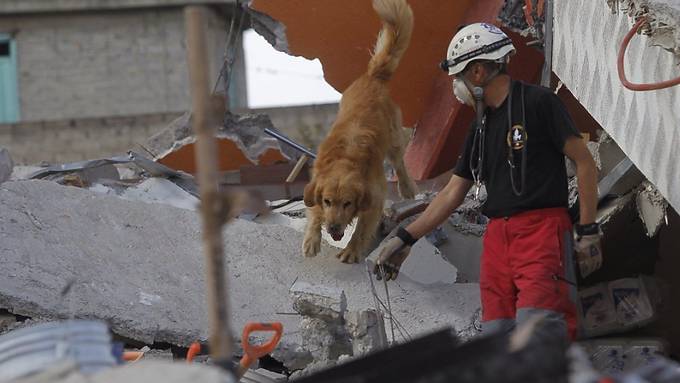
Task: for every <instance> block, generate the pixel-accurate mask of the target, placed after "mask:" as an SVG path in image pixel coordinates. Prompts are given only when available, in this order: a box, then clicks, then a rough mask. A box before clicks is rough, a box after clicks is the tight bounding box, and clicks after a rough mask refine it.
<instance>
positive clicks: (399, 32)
mask: <svg viewBox="0 0 680 383" xmlns="http://www.w3.org/2000/svg"><path fill="white" fill-rule="evenodd" d="M373 8H374V9H375V11H376V12H377V13H378V15H379V16H380V18H381V20H382V21H383V28H382V30H381V31H380V34H379V36H378V41H377V42H376V46H375V51H374V54H373V57H372V58H371V60H370V62H369V64H368V70H367V71H366V73H364V74H363V75H362V76H361V77H359V78H358V79H356V80H355V81H354V82H353V83H352V85H350V86H349V88H347V90H345V92H344V93H343V95H342V99H341V101H340V110H339V113H338V117H337V119H336V121H335V123H334V124H333V127H332V128H331V131H330V133H329V134H328V136H327V137H326V139H325V140H324V142H323V143H322V144H321V146H320V147H319V153H318V156H317V159H316V161H315V163H314V169H313V174H312V179H311V181H310V183H309V184H308V185H307V186H306V187H305V191H304V201H305V205H306V206H307V217H308V222H307V228H306V231H305V237H304V241H303V245H302V250H303V253H304V255H305V256H307V257H313V256H315V255H317V254H318V253H319V250H320V248H321V230H322V227H323V226H324V225H325V226H326V230H328V232H329V233H330V234H331V236H332V237H333V238H334V239H336V240H337V239H339V238H342V235H343V233H344V232H345V228H346V227H347V225H348V224H350V223H351V222H352V220H353V219H354V218H355V217H356V218H358V220H357V226H356V229H355V231H354V234H353V235H352V238H351V240H350V242H349V243H348V245H347V247H346V248H345V249H344V250H343V251H341V252H340V253H339V254H338V258H340V260H341V261H342V262H347V263H354V262H358V261H359V260H360V259H362V258H363V257H364V256H365V255H366V254H364V253H365V251H366V250H367V247H368V246H369V244H370V242H371V240H372V238H373V235H374V234H375V232H376V230H377V227H378V225H379V223H380V218H381V216H382V210H383V204H384V200H385V193H386V189H387V182H386V179H385V172H384V168H383V162H384V160H385V158H387V159H388V160H389V161H390V162H391V164H392V165H393V167H394V168H395V170H396V173H397V177H398V178H399V192H400V194H401V195H402V197H405V198H413V196H414V194H415V184H414V183H413V181H412V180H411V178H410V177H409V175H408V173H407V172H406V168H405V166H404V161H403V156H404V148H405V144H406V142H405V137H404V135H403V133H402V126H401V112H400V110H399V108H398V107H397V105H396V104H395V103H394V102H393V101H392V99H391V98H390V95H389V90H388V88H387V82H388V81H389V79H390V77H392V74H393V73H394V71H395V70H396V69H397V66H398V64H399V60H400V59H401V57H402V56H403V54H404V52H405V51H406V48H408V45H409V42H410V39H411V32H412V30H413V13H412V11H411V8H410V7H409V5H408V4H407V3H406V0H374V1H373Z"/></svg>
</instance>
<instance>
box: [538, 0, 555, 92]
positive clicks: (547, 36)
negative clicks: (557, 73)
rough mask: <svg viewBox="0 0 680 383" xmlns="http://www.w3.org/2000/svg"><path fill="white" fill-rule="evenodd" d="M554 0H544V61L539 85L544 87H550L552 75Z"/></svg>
mask: <svg viewBox="0 0 680 383" xmlns="http://www.w3.org/2000/svg"><path fill="white" fill-rule="evenodd" d="M554 7H555V2H554V0H545V15H544V18H545V23H544V26H545V33H543V39H544V40H545V42H544V43H543V54H544V55H545V62H544V64H543V73H542V74H541V85H543V86H544V87H546V88H549V87H550V79H551V77H552V54H553V15H554Z"/></svg>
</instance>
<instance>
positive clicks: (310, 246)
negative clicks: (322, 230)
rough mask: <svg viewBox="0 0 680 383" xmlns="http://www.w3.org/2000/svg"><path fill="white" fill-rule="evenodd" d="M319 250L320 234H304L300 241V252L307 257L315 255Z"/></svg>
mask: <svg viewBox="0 0 680 383" xmlns="http://www.w3.org/2000/svg"><path fill="white" fill-rule="evenodd" d="M320 251H321V235H318V236H313V235H312V236H305V239H304V241H302V254H304V255H305V257H307V258H311V257H316V256H317V254H319V252H320Z"/></svg>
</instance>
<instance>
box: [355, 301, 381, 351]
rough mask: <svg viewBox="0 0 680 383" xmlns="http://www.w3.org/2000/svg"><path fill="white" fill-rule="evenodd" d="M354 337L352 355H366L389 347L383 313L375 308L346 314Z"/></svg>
mask: <svg viewBox="0 0 680 383" xmlns="http://www.w3.org/2000/svg"><path fill="white" fill-rule="evenodd" d="M345 320H346V322H347V329H348V331H349V335H350V337H351V338H352V355H353V356H357V355H364V354H367V353H369V352H372V351H375V350H380V349H382V348H385V347H387V334H385V327H384V321H383V317H382V315H381V314H380V313H379V312H377V311H376V310H374V309H367V310H362V311H350V312H348V313H347V315H345Z"/></svg>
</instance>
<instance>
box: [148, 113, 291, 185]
mask: <svg viewBox="0 0 680 383" xmlns="http://www.w3.org/2000/svg"><path fill="white" fill-rule="evenodd" d="M265 128H269V129H272V130H275V129H274V126H273V125H272V122H271V120H270V119H269V117H268V116H266V115H263V114H257V115H235V114H232V113H226V114H225V116H224V119H223V125H222V126H219V127H218V129H217V134H216V138H217V145H218V152H219V153H220V156H219V170H220V171H228V170H238V169H239V167H241V166H244V165H267V164H273V163H276V162H279V161H289V160H292V159H296V158H297V157H299V153H298V152H297V151H296V150H295V149H293V148H290V147H288V146H287V145H280V144H279V142H278V141H277V140H276V139H275V138H271V137H268V136H266V135H265V133H264V129H265ZM195 142H196V137H195V136H194V135H193V131H192V130H191V125H190V118H189V117H187V116H186V115H185V116H182V117H180V118H179V119H177V120H176V121H174V122H173V123H171V124H170V125H168V127H167V128H165V129H163V130H162V131H160V132H158V133H157V134H155V135H154V136H152V137H151V138H149V140H148V141H147V142H146V143H145V144H144V147H146V148H148V150H149V151H150V152H152V153H153V154H154V155H155V158H154V159H155V160H157V161H158V162H159V163H161V164H164V165H166V166H169V167H171V168H173V169H178V170H182V171H185V172H187V173H191V174H195V173H196V164H195V162H194V155H193V154H194V152H193V151H194V144H195Z"/></svg>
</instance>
